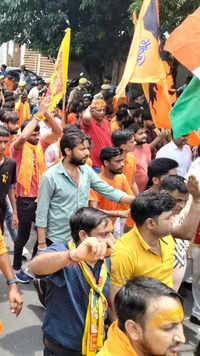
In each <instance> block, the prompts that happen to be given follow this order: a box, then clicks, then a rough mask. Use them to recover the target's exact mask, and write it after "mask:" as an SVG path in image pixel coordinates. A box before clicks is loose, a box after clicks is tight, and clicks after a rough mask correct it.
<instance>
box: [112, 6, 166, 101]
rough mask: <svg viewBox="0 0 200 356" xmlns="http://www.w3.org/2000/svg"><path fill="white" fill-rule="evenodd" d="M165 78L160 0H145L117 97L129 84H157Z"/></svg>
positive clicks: (123, 92) (123, 93)
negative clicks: (159, 13)
mask: <svg viewBox="0 0 200 356" xmlns="http://www.w3.org/2000/svg"><path fill="white" fill-rule="evenodd" d="M164 78H165V70H164V67H163V63H162V60H161V58H160V43H159V16H158V0H144V1H143V5H142V8H141V11H140V14H139V18H138V21H137V24H136V27H135V32H134V36H133V40H132V43H131V47H130V50H129V54H128V58H127V61H126V65H125V69H124V73H123V76H122V79H121V82H120V83H119V85H118V87H117V90H116V94H117V96H119V97H120V96H124V95H125V88H126V86H127V84H128V83H157V82H159V81H160V80H161V79H164Z"/></svg>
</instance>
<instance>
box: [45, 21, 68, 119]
mask: <svg viewBox="0 0 200 356" xmlns="http://www.w3.org/2000/svg"><path fill="white" fill-rule="evenodd" d="M70 38H71V29H70V28H67V29H66V30H65V37H64V39H63V41H62V43H61V46H60V49H59V52H58V56H57V60H56V64H55V69H54V72H53V74H52V76H51V80H50V85H49V87H48V90H47V94H46V97H48V98H49V109H48V111H49V112H51V111H52V110H53V109H54V108H55V107H56V105H57V103H58V102H59V101H60V99H62V97H63V96H64V95H65V93H66V89H67V75H68V65H69V52H70Z"/></svg>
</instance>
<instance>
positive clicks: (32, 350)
mask: <svg viewBox="0 0 200 356" xmlns="http://www.w3.org/2000/svg"><path fill="white" fill-rule="evenodd" d="M5 240H6V243H7V246H8V248H9V255H10V257H11V259H12V255H13V244H12V242H11V241H10V238H8V237H7V236H6V237H5ZM34 240H35V232H34V231H33V232H32V234H31V240H30V241H29V242H28V246H27V247H28V248H29V249H30V250H31V248H32V246H33V244H34ZM20 290H21V293H22V295H23V299H24V306H23V310H22V312H21V315H20V316H19V317H18V318H16V317H15V316H13V315H12V314H11V313H10V311H9V305H8V301H7V293H8V287H7V285H6V282H5V280H4V278H3V276H2V275H0V319H1V321H2V323H3V328H4V330H3V334H1V335H0V356H42V355H43V352H42V349H43V347H42V333H41V324H42V320H43V316H44V309H43V308H42V307H41V306H40V303H39V301H38V299H37V295H36V292H35V290H34V287H33V284H32V283H31V284H29V285H20ZM184 304H185V314H186V317H185V322H184V324H185V334H186V338H187V344H186V345H184V347H183V352H181V353H180V356H193V352H192V350H193V349H194V346H195V345H196V344H197V342H198V340H200V327H196V326H195V325H194V324H192V323H190V321H189V315H190V312H191V306H192V295H191V292H189V291H188V295H187V298H185V300H184Z"/></svg>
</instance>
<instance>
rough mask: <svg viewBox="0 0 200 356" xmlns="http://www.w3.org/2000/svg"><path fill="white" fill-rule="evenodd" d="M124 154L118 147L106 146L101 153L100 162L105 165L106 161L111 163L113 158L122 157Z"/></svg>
mask: <svg viewBox="0 0 200 356" xmlns="http://www.w3.org/2000/svg"><path fill="white" fill-rule="evenodd" d="M122 153H123V151H122V150H120V149H119V148H118V147H112V146H106V147H104V148H102V150H101V153H100V156H99V158H100V161H101V163H102V164H103V165H104V161H110V160H111V159H112V158H113V157H117V156H120V155H121V154H122Z"/></svg>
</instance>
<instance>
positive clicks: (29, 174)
mask: <svg viewBox="0 0 200 356" xmlns="http://www.w3.org/2000/svg"><path fill="white" fill-rule="evenodd" d="M34 163H35V164H34ZM45 170H46V165H45V159H44V153H43V150H42V147H41V145H40V144H37V145H32V144H31V143H29V142H26V143H25V144H24V146H23V149H22V160H21V164H20V168H19V174H18V179H17V181H18V183H19V184H21V185H22V186H23V187H24V194H25V195H27V196H28V194H29V193H30V189H31V182H32V178H33V176H34V175H35V174H36V179H37V186H38V185H39V182H40V178H41V176H42V174H43V173H44V172H45Z"/></svg>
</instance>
